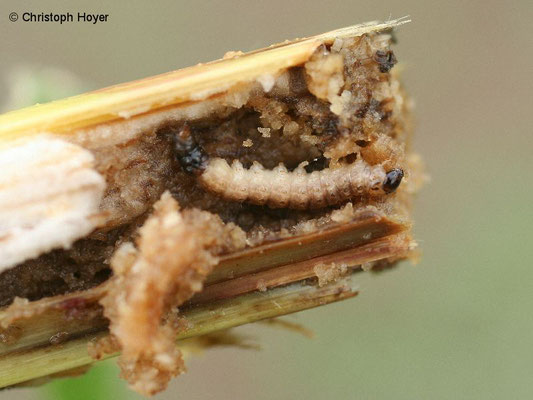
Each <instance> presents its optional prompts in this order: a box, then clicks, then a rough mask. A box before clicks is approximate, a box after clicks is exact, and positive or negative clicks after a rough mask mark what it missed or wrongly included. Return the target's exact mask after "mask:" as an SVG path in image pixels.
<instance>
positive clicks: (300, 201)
mask: <svg viewBox="0 0 533 400" xmlns="http://www.w3.org/2000/svg"><path fill="white" fill-rule="evenodd" d="M385 178H386V172H385V170H384V169H383V167H382V166H381V165H374V166H371V165H369V164H367V163H366V162H365V161H363V160H358V161H355V162H354V163H352V164H349V165H344V166H341V167H338V168H335V169H333V168H326V169H324V170H322V171H313V172H311V173H307V172H306V171H305V169H304V168H303V166H299V167H298V168H296V169H295V170H294V171H292V172H289V171H287V169H286V168H285V167H284V166H283V165H282V164H280V165H278V166H277V167H276V168H274V169H272V170H267V169H265V168H264V167H263V166H262V165H261V164H259V163H257V162H254V164H253V165H252V166H251V167H250V169H245V168H244V167H243V165H242V164H241V163H240V162H239V161H237V160H235V161H233V163H232V165H231V166H230V165H229V164H228V163H227V161H226V160H224V159H222V158H212V159H210V160H209V162H208V164H207V166H206V168H205V170H204V171H203V173H202V174H201V175H200V177H199V180H200V183H201V184H202V186H203V187H204V188H205V189H206V190H208V191H210V192H212V193H215V194H218V195H219V196H221V197H222V198H224V199H226V200H231V201H238V202H248V203H252V204H258V205H264V204H266V205H268V206H270V207H272V208H291V209H314V208H322V207H325V206H333V205H338V204H340V203H343V202H346V201H349V200H351V199H353V198H356V197H358V196H380V195H383V194H384V191H383V189H382V184H383V182H384V180H385Z"/></svg>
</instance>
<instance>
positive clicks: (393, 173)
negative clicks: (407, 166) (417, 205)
mask: <svg viewBox="0 0 533 400" xmlns="http://www.w3.org/2000/svg"><path fill="white" fill-rule="evenodd" d="M402 178H403V170H401V169H400V168H394V169H391V170H390V171H389V172H387V177H386V178H385V181H384V182H383V191H384V192H385V193H392V192H394V191H395V190H396V188H398V186H400V183H401V182H402Z"/></svg>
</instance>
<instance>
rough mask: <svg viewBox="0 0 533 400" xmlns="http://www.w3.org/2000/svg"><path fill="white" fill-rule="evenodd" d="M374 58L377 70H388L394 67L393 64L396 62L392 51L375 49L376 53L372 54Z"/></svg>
mask: <svg viewBox="0 0 533 400" xmlns="http://www.w3.org/2000/svg"><path fill="white" fill-rule="evenodd" d="M374 60H376V62H377V63H378V64H379V71H380V72H389V71H390V70H391V69H392V67H394V64H396V63H397V62H398V60H396V56H395V55H394V53H393V52H392V51H390V50H389V51H383V50H378V51H376V54H375V55H374Z"/></svg>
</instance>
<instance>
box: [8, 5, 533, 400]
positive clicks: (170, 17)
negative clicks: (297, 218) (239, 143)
mask: <svg viewBox="0 0 533 400" xmlns="http://www.w3.org/2000/svg"><path fill="white" fill-rule="evenodd" d="M12 11H17V12H19V13H20V14H21V13H22V12H23V11H33V12H41V11H44V12H50V11H53V12H66V11H71V12H74V13H76V12H78V11H89V12H99V13H107V14H109V15H110V17H109V21H108V22H107V23H98V24H96V25H90V24H82V23H70V24H66V25H58V24H46V23H41V24H37V23H33V24H30V23H23V22H21V21H20V20H19V21H18V22H15V23H12V22H10V21H9V20H8V14H9V13H10V12H12ZM406 14H409V15H410V16H411V18H412V19H413V22H412V23H411V24H408V25H406V26H403V27H401V28H400V29H399V31H398V35H397V36H398V39H399V43H398V45H397V47H396V50H395V52H396V54H397V56H398V59H399V60H400V61H401V62H402V63H403V68H404V74H403V77H404V82H405V85H406V87H407V90H408V92H409V93H410V94H411V95H412V97H413V98H414V99H415V101H416V119H417V127H416V137H415V143H414V147H415V149H416V150H417V151H418V152H420V153H421V154H422V155H423V156H424V159H425V161H426V164H427V167H428V172H429V173H430V175H431V178H432V180H431V183H430V184H428V185H426V186H425V187H424V188H423V190H422V192H421V193H420V195H419V196H418V199H417V204H416V210H415V220H416V227H415V235H416V238H417V239H418V240H419V243H420V246H421V249H422V251H423V257H422V260H421V262H420V263H419V264H418V265H416V266H413V265H410V264H408V263H404V264H402V265H401V266H400V267H399V268H396V269H394V270H392V271H388V272H386V273H384V274H380V275H377V276H372V275H368V274H367V275H365V276H361V277H359V278H357V279H359V282H360V286H361V289H362V293H361V295H360V296H359V297H358V298H356V299H354V300H350V301H346V302H343V303H339V304H334V305H331V306H328V307H324V308H320V309H315V310H311V311H307V312H304V313H301V314H298V315H296V316H293V317H290V318H289V319H290V320H292V321H297V322H299V323H302V324H304V325H305V326H307V327H309V328H311V329H312V330H313V331H314V332H315V333H316V337H315V338H314V339H311V340H309V339H305V338H302V337H301V336H299V335H297V334H294V333H291V332H288V331H285V330H280V329H273V328H271V327H265V326H264V325H254V326H247V327H243V328H239V329H238V330H237V331H238V332H239V333H241V334H245V335H248V336H250V337H252V338H254V340H255V341H256V342H258V343H260V345H261V347H262V350H261V351H254V350H240V349H231V348H230V349H214V350H212V351H209V352H207V353H206V354H205V355H204V356H201V357H195V358H194V359H192V360H191V361H190V362H189V363H188V366H189V373H188V374H186V375H184V376H181V377H179V378H178V379H176V380H174V381H173V382H172V384H171V385H170V387H169V389H168V390H167V391H166V392H165V393H163V394H161V395H158V396H156V397H155V398H156V399H173V398H180V399H256V400H260V399H272V398H279V399H294V398H305V399H310V400H311V399H324V398H339V399H355V398H357V399H391V398H394V399H452V398H453V399H456V398H468V399H474V398H475V399H478V398H479V399H491V398H494V399H501V398H512V399H525V398H532V397H533V380H532V377H533V337H532V336H533V335H532V330H533V318H532V317H531V313H532V307H533V294H532V290H531V287H532V281H533V256H532V245H533V243H532V240H531V232H530V231H531V226H533V210H532V207H531V206H532V199H533V196H532V195H533V189H532V184H531V176H532V175H531V172H528V170H529V168H530V164H531V159H532V153H533V137H532V126H533V121H532V119H533V118H532V114H533V111H531V107H532V105H533V102H532V93H533V84H532V79H531V70H532V62H533V46H532V44H533V41H532V35H531V28H530V25H531V21H532V20H533V5H532V3H531V1H509V2H503V1H479V0H478V1H469V2H467V1H460V0H450V1H439V2H437V1H423V2H422V1H414V0H402V1H383V2H382V1H364V0H346V1H336V2H330V1H328V2H325V1H310V0H306V1H303V0H295V1H281V0H274V1H264V2H251V1H224V2H223V1H217V2H215V1H213V2H207V1H194V2H193V1H190V2H185V1H182V2H180V1H159V2H148V1H127V2H126V1H123V2H109V1H95V0H93V1H78V2H72V1H71V2H65V1H61V0H57V1H53V0H41V1H34V2H30V1H25V2H20V1H13V0H2V2H1V3H0V73H1V75H0V77H1V78H2V79H1V82H0V103H2V102H3V103H4V107H14V106H18V105H19V104H20V102H21V101H24V99H20V98H19V99H17V98H13V97H12V96H11V97H10V94H9V93H10V92H9V87H10V86H9V84H8V82H14V81H17V80H18V81H19V82H21V83H20V85H29V86H31V85H34V86H35V87H37V89H35V88H34V89H32V88H31V87H30V88H29V89H27V92H26V93H33V95H34V96H35V98H34V99H33V100H34V101H42V100H43V99H46V96H47V93H49V92H50V90H49V89H48V88H47V87H46V85H52V87H53V89H54V90H57V92H54V93H61V94H60V96H63V95H65V94H67V93H69V92H70V93H73V92H76V91H79V90H81V89H80V88H83V90H85V89H94V88H100V87H104V86H107V85H111V84H115V83H119V82H124V81H129V80H133V79H137V78H142V77H146V76H150V75H154V74H158V73H162V72H166V71H169V70H173V69H177V68H181V67H185V66H189V65H192V64H195V63H198V62H203V61H209V60H212V59H215V58H219V57H221V56H222V55H223V54H224V53H225V52H226V51H228V50H244V51H246V50H252V49H255V48H258V47H263V46H266V45H269V44H271V43H274V42H279V41H282V40H284V39H287V38H294V37H301V36H308V35H311V34H315V33H321V32H323V31H327V30H331V29H334V28H337V27H342V26H347V25H351V24H354V23H358V22H363V21H367V20H373V19H387V18H388V17H389V16H392V17H400V16H403V15H406ZM28 65H29V66H30V67H31V68H30V69H29V71H30V72H28V73H24V69H23V68H22V67H21V66H28ZM45 67H47V68H48V67H54V68H59V69H62V70H66V71H70V72H71V73H72V74H73V76H72V77H70V78H68V79H66V78H64V79H59V80H57V81H56V82H57V84H53V83H52V84H50V82H54V80H53V79H55V78H53V76H54V72H50V73H48V72H47V71H48V70H47V69H46V68H45ZM13 71H18V73H17V72H15V75H13V74H14V73H13ZM21 71H22V72H21ZM50 76H52V78H50ZM76 77H78V78H79V79H80V81H77V78H76ZM43 82H45V83H43ZM80 82H84V83H83V84H81V83H80ZM20 85H19V86H20ZM43 87H44V89H43ZM41 89H43V90H41ZM45 89H46V90H45ZM32 90H33V91H32ZM35 93H37V94H35ZM25 101H27V99H26V100H25ZM117 374H118V372H117V369H116V367H115V366H114V363H109V362H108V363H104V364H102V365H101V366H99V367H97V368H94V369H93V370H92V371H91V372H90V374H88V375H86V376H84V377H82V378H78V379H71V380H63V381H56V382H55V383H53V384H52V385H47V386H45V387H44V388H40V389H20V390H11V391H5V392H2V394H1V395H0V396H2V398H6V399H52V398H58V399H67V398H68V399H100V398H102V399H103V398H116V399H121V398H124V399H126V398H129V399H134V398H138V396H136V395H135V394H133V393H131V392H128V391H127V390H126V389H125V385H124V384H123V382H121V381H119V380H118V378H117ZM139 398H140V397H139Z"/></svg>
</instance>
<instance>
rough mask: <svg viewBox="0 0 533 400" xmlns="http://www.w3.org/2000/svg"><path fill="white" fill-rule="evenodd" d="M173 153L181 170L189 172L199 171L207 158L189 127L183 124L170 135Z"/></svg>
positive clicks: (203, 167)
mask: <svg viewBox="0 0 533 400" xmlns="http://www.w3.org/2000/svg"><path fill="white" fill-rule="evenodd" d="M171 138H172V142H173V144H174V146H173V147H174V155H175V157H176V160H177V161H178V162H179V163H180V165H181V167H182V168H183V170H184V171H185V172H187V173H189V174H197V173H201V172H202V171H203V170H204V169H205V167H206V165H207V161H208V160H209V157H208V155H207V154H206V153H205V151H204V149H203V148H202V146H200V145H199V144H198V143H196V141H195V140H194V137H193V136H192V135H191V133H190V128H189V127H188V126H184V127H183V128H182V129H181V130H180V131H179V133H177V134H174V135H171Z"/></svg>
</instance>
